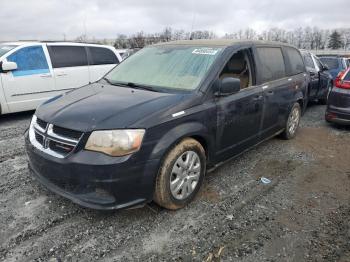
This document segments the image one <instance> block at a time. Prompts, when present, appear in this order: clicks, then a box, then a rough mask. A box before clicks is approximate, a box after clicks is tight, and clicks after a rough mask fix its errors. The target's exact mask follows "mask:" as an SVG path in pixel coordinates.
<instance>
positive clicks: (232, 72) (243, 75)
mask: <svg viewBox="0 0 350 262" xmlns="http://www.w3.org/2000/svg"><path fill="white" fill-rule="evenodd" d="M249 54H251V52H250V50H241V51H238V52H237V53H235V54H234V55H233V56H232V57H231V58H230V60H229V61H228V62H227V64H226V65H225V67H224V69H223V70H222V72H221V73H220V76H219V77H220V79H223V78H226V77H233V78H238V79H239V80H240V81H241V88H242V89H243V88H247V87H249V86H252V85H253V84H254V81H255V79H254V73H253V65H252V62H251V59H250V56H249Z"/></svg>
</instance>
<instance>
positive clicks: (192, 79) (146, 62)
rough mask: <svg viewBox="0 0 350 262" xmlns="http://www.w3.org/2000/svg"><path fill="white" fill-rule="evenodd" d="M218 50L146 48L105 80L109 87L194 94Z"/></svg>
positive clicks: (174, 47) (171, 47) (213, 48)
mask: <svg viewBox="0 0 350 262" xmlns="http://www.w3.org/2000/svg"><path fill="white" fill-rule="evenodd" d="M221 51H222V48H220V47H203V46H180V45H172V46H168V45H163V46H152V47H146V48H144V49H142V50H140V51H138V52H137V53H135V54H134V55H132V56H130V57H129V58H128V59H126V60H125V61H123V62H122V63H121V64H119V65H118V66H117V67H115V68H114V69H113V70H112V71H111V72H110V73H109V74H107V75H106V76H105V80H107V81H108V82H110V83H111V84H116V85H118V84H124V85H126V84H128V85H129V86H141V87H142V86H145V87H152V88H155V89H156V88H157V87H159V88H165V89H174V90H175V89H176V90H188V91H191V90H194V89H196V88H197V87H198V85H199V84H200V82H201V80H202V79H203V78H204V76H205V74H206V73H207V72H208V70H209V68H210V66H211V65H212V64H213V62H214V61H215V59H216V58H217V57H218V56H219V54H220V53H221Z"/></svg>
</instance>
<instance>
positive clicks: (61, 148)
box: [49, 140, 74, 154]
mask: <svg viewBox="0 0 350 262" xmlns="http://www.w3.org/2000/svg"><path fill="white" fill-rule="evenodd" d="M49 148H50V149H51V150H53V151H55V152H57V153H60V154H69V153H70V152H72V151H73V150H74V146H71V145H67V144H64V143H60V142H57V141H53V140H51V141H50V142H49Z"/></svg>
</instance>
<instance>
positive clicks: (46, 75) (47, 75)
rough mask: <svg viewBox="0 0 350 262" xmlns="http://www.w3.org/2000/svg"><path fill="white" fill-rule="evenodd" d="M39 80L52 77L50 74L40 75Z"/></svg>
mask: <svg viewBox="0 0 350 262" xmlns="http://www.w3.org/2000/svg"><path fill="white" fill-rule="evenodd" d="M40 77H41V78H50V77H52V75H51V74H43V75H40Z"/></svg>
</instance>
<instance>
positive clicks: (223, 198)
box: [0, 105, 350, 262]
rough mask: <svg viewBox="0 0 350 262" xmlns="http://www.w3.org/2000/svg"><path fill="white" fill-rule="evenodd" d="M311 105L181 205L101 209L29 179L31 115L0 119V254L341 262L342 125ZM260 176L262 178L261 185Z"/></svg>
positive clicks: (348, 146) (347, 188)
mask: <svg viewBox="0 0 350 262" xmlns="http://www.w3.org/2000/svg"><path fill="white" fill-rule="evenodd" d="M324 111H325V107H324V106H319V105H312V106H310V107H309V109H308V111H307V112H306V114H305V116H304V117H303V119H302V123H301V128H300V130H299V132H298V135H297V137H296V139H294V140H292V141H284V140H280V139H278V138H275V139H272V140H270V141H267V142H265V143H263V144H261V145H259V146H258V147H257V148H255V149H254V150H251V151H249V152H247V153H245V154H243V155H242V156H240V157H239V158H237V159H235V160H231V161H229V162H228V163H226V164H224V165H223V166H221V167H220V168H218V169H216V170H215V171H213V172H211V173H209V174H208V175H207V177H206V182H205V184H204V187H203V189H202V190H201V192H200V194H199V195H198V197H197V198H196V199H195V201H194V202H193V203H191V204H190V205H189V206H188V207H186V208H184V209H182V210H179V211H167V210H164V209H161V208H159V207H158V206H156V205H155V204H150V205H148V206H145V207H144V208H141V209H132V210H122V211H115V212H101V211H94V210H88V209H84V208H81V207H79V206H77V205H75V204H73V203H71V202H70V201H68V200H65V199H64V198H62V197H59V196H57V195H54V194H52V193H50V192H49V191H47V190H46V189H45V188H43V187H42V186H41V185H39V184H38V183H37V182H36V181H35V180H34V179H32V178H31V176H30V175H29V172H28V168H27V163H26V156H25V153H24V141H23V133H24V131H25V129H26V127H27V126H28V124H29V120H30V117H31V113H24V114H16V115H8V116H2V117H0V260H5V261H33V260H35V261H48V260H49V261H91V260H97V259H99V260H102V261H135V260H136V261H169V260H170V261H220V260H222V261H343V262H345V261H350V222H349V217H350V155H349V153H350V129H349V128H348V129H346V128H339V127H334V126H330V125H328V124H326V123H325V121H324ZM262 176H264V177H267V178H269V179H270V180H271V183H270V184H266V185H265V184H262V183H261V182H260V178H261V177H262Z"/></svg>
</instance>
